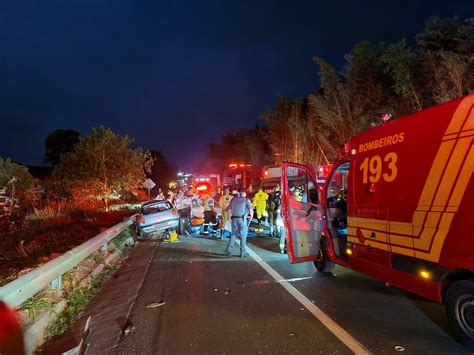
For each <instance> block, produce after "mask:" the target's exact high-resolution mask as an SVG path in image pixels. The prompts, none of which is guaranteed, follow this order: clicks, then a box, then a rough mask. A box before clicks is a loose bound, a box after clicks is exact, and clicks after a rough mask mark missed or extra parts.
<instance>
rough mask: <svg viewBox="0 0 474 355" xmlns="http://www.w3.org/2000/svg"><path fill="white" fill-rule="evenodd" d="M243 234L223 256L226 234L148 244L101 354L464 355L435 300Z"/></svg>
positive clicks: (266, 240) (267, 240) (267, 239)
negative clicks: (136, 281)
mask: <svg viewBox="0 0 474 355" xmlns="http://www.w3.org/2000/svg"><path fill="white" fill-rule="evenodd" d="M249 241H250V247H251V249H252V250H253V251H254V252H255V254H253V255H254V256H248V257H247V258H244V259H240V258H238V257H237V256H235V257H231V258H225V257H224V256H223V251H224V249H225V245H226V240H224V241H217V240H211V239H204V238H189V237H181V238H180V242H179V243H173V244H158V243H156V249H155V250H154V252H153V255H152V256H151V257H150V260H151V261H150V263H149V267H148V269H147V271H146V273H145V275H144V277H143V282H142V283H141V285H140V288H139V289H137V295H136V297H135V298H134V302H133V305H132V306H131V307H130V311H129V313H128V315H127V326H126V327H125V328H123V329H122V332H121V334H120V335H119V337H118V338H117V340H116V341H115V347H114V348H113V350H110V351H113V352H114V353H121V354H130V353H137V354H203V353H205V354H255V353H263V354H276V353H278V354H280V353H291V354H298V353H301V354H318V353H321V354H336V353H337V354H346V353H351V352H363V351H367V352H371V353H374V354H381V353H384V354H398V353H400V352H402V353H404V354H469V353H470V352H469V351H468V350H467V349H465V348H464V347H462V346H461V345H459V344H458V343H457V342H456V341H455V340H454V339H453V338H451V336H450V335H449V330H448V329H447V323H446V317H445V315H444V310H443V309H442V307H441V306H439V305H437V304H435V303H432V302H429V301H426V300H423V299H420V298H418V297H416V296H413V295H410V294H405V293H404V292H402V291H401V290H399V289H396V288H392V287H389V288H387V287H385V285H384V284H383V283H382V282H380V281H376V280H373V279H370V278H367V277H365V276H363V275H361V274H359V273H356V272H354V271H351V270H348V269H345V268H342V267H337V268H336V269H335V271H334V272H333V273H332V274H319V273H317V272H316V271H315V269H314V267H313V265H312V264H311V263H306V264H299V265H291V264H290V263H289V262H288V259H287V257H286V255H280V254H278V253H277V249H278V241H277V240H276V239H270V238H252V239H250V240H249ZM236 253H237V251H236ZM132 256H133V255H131V257H132ZM256 259H259V260H260V263H257V262H256ZM262 265H263V266H265V267H266V268H267V269H264V267H263V266H262ZM119 272H120V270H119ZM269 272H270V273H269ZM275 275H276V276H275ZM280 276H281V277H282V278H283V279H285V280H287V281H281V280H279V281H280V282H278V281H276V280H275V279H277V280H278V278H279V277H280ZM122 287H127V285H126V284H123V285H122ZM99 297H101V296H99ZM104 297H105V296H104ZM109 302H113V300H109ZM104 352H109V351H108V350H107V349H104Z"/></svg>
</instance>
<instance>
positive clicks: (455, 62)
mask: <svg viewBox="0 0 474 355" xmlns="http://www.w3.org/2000/svg"><path fill="white" fill-rule="evenodd" d="M416 41H417V42H416V43H417V47H418V49H419V56H420V58H421V60H422V61H423V63H424V64H425V65H424V67H425V68H424V69H425V70H424V73H423V77H424V82H425V85H426V86H427V87H428V88H430V90H429V99H430V103H431V104H437V103H441V102H445V101H448V100H451V99H454V98H457V97H460V96H463V95H467V94H469V93H471V92H474V55H473V53H474V18H470V19H467V20H465V21H464V22H462V21H460V20H459V18H457V17H454V18H447V19H440V18H438V17H433V18H431V19H429V20H428V21H427V23H426V25H425V28H424V29H423V31H422V32H421V33H419V34H418V35H417V36H416Z"/></svg>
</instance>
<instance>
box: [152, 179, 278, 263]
mask: <svg viewBox="0 0 474 355" xmlns="http://www.w3.org/2000/svg"><path fill="white" fill-rule="evenodd" d="M156 199H163V200H165V199H167V200H168V201H170V202H171V203H172V204H173V205H174V206H175V207H176V208H178V209H185V208H189V211H190V212H189V216H190V219H191V221H196V220H202V224H203V226H204V227H203V232H204V234H213V233H217V235H218V236H222V235H224V232H225V231H228V232H230V234H231V235H230V239H229V243H228V246H227V249H226V251H225V254H226V255H231V253H232V249H233V246H234V244H235V240H236V238H237V237H238V238H239V239H240V240H241V247H240V256H241V257H245V256H246V255H247V251H246V238H247V234H248V229H249V225H250V222H251V221H252V219H253V217H254V213H255V214H256V219H257V223H258V224H259V225H261V224H262V223H263V224H266V225H267V226H268V227H269V229H270V234H271V235H275V234H277V233H276V231H277V226H276V221H277V219H278V216H279V215H280V213H281V194H280V188H279V186H276V187H275V188H274V189H273V190H272V191H271V192H269V193H267V192H265V191H264V190H263V188H262V187H260V188H259V189H258V191H257V192H256V193H255V194H254V195H253V197H252V199H249V198H248V197H247V191H246V190H245V189H241V190H239V191H238V193H237V195H233V194H232V193H231V191H230V188H229V187H228V186H225V187H224V189H223V191H222V192H219V191H215V192H213V193H208V192H207V191H194V190H190V191H188V192H185V191H184V190H178V191H169V192H168V197H167V198H166V197H165V196H164V193H163V192H162V190H161V189H159V191H158V195H157V197H156ZM254 210H255V212H254ZM218 216H219V217H220V218H217V217H218ZM280 244H281V243H280ZM280 247H281V245H280Z"/></svg>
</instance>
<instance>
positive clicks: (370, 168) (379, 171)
mask: <svg viewBox="0 0 474 355" xmlns="http://www.w3.org/2000/svg"><path fill="white" fill-rule="evenodd" d="M397 159H398V156H397V153H395V152H390V153H388V154H387V155H386V156H385V157H384V158H383V161H382V157H381V156H380V155H374V156H373V157H370V158H369V157H367V158H365V159H364V161H363V162H362V164H361V165H360V171H362V182H363V183H364V184H366V183H367V182H369V181H370V182H372V183H376V182H378V181H379V180H380V178H383V179H384V180H385V181H386V182H392V181H393V180H395V179H396V178H397V174H398V168H397ZM384 163H385V164H384ZM384 166H385V167H384Z"/></svg>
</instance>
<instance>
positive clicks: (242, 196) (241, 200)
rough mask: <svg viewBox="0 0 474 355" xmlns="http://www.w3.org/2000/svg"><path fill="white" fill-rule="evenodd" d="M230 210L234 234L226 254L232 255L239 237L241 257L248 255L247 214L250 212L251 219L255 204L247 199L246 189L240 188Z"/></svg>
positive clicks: (231, 202) (230, 205)
mask: <svg viewBox="0 0 474 355" xmlns="http://www.w3.org/2000/svg"><path fill="white" fill-rule="evenodd" d="M228 211H229V214H230V218H231V221H232V234H231V236H230V239H229V243H228V244H227V248H226V250H225V255H226V256H231V255H232V248H233V246H234V243H235V239H236V238H237V237H239V238H240V257H241V258H243V257H246V256H247V248H246V247H247V233H248V230H249V228H248V222H247V215H248V214H250V220H252V218H253V206H252V204H251V203H250V201H249V200H248V199H247V196H246V193H245V190H244V189H241V190H239V195H238V196H236V197H234V198H233V199H232V200H231V201H230V204H229V207H228Z"/></svg>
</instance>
